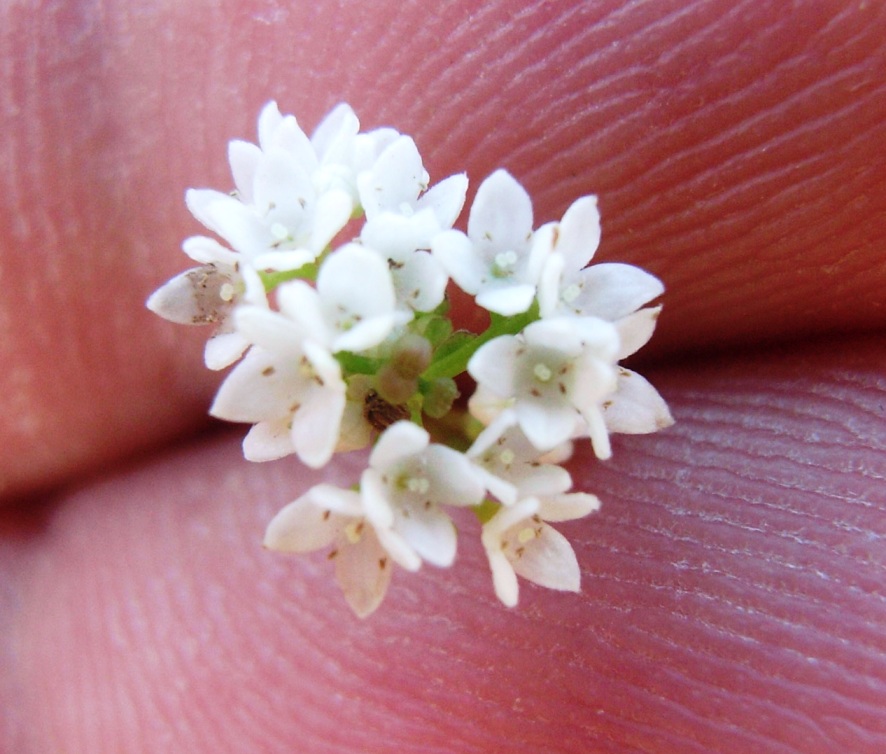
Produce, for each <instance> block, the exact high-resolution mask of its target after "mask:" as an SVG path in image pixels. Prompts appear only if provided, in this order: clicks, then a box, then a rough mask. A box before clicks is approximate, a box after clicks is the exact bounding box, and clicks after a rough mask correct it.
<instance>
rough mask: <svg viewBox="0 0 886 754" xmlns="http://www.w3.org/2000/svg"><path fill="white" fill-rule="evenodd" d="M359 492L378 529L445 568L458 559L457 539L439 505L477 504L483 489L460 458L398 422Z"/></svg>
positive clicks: (371, 461) (380, 444) (374, 454)
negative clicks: (456, 554)
mask: <svg viewBox="0 0 886 754" xmlns="http://www.w3.org/2000/svg"><path fill="white" fill-rule="evenodd" d="M360 491H361V494H362V496H363V505H364V509H365V510H366V515H367V518H368V519H369V520H370V521H371V522H372V524H373V526H375V528H376V530H378V531H386V532H391V533H393V534H394V535H396V536H397V537H398V538H400V539H401V540H402V541H403V542H405V543H406V544H407V545H408V546H409V548H411V550H412V551H413V552H414V553H415V556H417V557H420V558H421V559H422V560H426V561H427V562H429V563H432V564H433V565H436V566H444V567H445V566H449V565H451V564H452V562H453V560H454V559H455V550H456V534H455V526H454V525H453V523H452V521H451V520H450V518H449V516H448V515H446V513H445V512H444V511H443V510H442V508H441V506H443V505H453V506H468V505H476V504H478V503H480V501H482V499H483V494H484V491H485V490H484V487H483V483H482V482H481V481H480V479H479V475H478V474H477V473H476V471H475V468H474V466H473V465H472V464H471V462H470V461H469V460H468V459H467V458H466V457H465V456H464V455H463V454H462V453H459V452H457V451H455V450H452V449H451V448H448V447H445V446H443V445H437V444H432V443H431V442H430V437H429V435H428V433H427V432H426V431H425V430H424V429H422V428H421V427H418V426H416V425H415V424H412V423H410V422H406V421H400V422H396V423H395V424H392V425H391V426H390V427H388V428H387V429H386V430H385V431H384V432H383V433H382V434H381V436H380V437H379V439H378V442H377V443H376V445H375V447H374V448H373V449H372V453H371V455H370V457H369V468H368V469H366V470H365V471H364V472H363V475H362V477H361V479H360ZM398 562H400V560H399V559H398ZM406 565H407V567H408V563H407V564H406Z"/></svg>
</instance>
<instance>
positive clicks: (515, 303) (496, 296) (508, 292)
mask: <svg viewBox="0 0 886 754" xmlns="http://www.w3.org/2000/svg"><path fill="white" fill-rule="evenodd" d="M533 298H535V286H534V285H528V284H523V283H515V284H514V285H490V286H484V287H482V288H481V289H480V291H479V293H478V294H477V304H478V305H479V306H482V307H483V308H484V309H486V311H488V312H495V313H496V314H502V315H504V316H505V317H510V316H512V315H514V314H520V313H522V312H525V311H526V310H527V309H528V308H529V307H530V306H531V305H532V300H533Z"/></svg>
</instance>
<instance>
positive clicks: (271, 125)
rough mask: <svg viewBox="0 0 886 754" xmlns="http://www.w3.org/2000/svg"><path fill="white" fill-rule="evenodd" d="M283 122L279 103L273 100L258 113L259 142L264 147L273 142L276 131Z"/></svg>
mask: <svg viewBox="0 0 886 754" xmlns="http://www.w3.org/2000/svg"><path fill="white" fill-rule="evenodd" d="M282 122H283V116H282V115H281V114H280V109H279V108H278V107H277V103H276V102H274V101H273V100H271V101H270V102H268V103H267V104H266V105H265V106H264V107H263V108H262V109H261V112H260V113H259V115H258V143H259V146H261V148H262V149H267V148H269V147H270V146H271V144H272V142H273V137H274V133H276V131H277V129H278V128H279V127H280V124H281V123H282Z"/></svg>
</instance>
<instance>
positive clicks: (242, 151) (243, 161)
mask: <svg viewBox="0 0 886 754" xmlns="http://www.w3.org/2000/svg"><path fill="white" fill-rule="evenodd" d="M261 154H262V153H261V149H259V147H257V146H256V145H255V144H250V143H249V142H248V141H241V140H240V139H234V140H232V141H230V142H228V162H229V163H230V165H231V175H232V176H233V177H234V185H235V186H236V187H237V193H238V195H239V198H240V201H242V202H243V203H244V204H252V203H253V200H254V197H253V193H252V188H253V185H254V183H255V170H256V168H257V167H258V163H259V160H261Z"/></svg>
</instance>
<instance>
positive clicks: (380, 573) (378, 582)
mask: <svg viewBox="0 0 886 754" xmlns="http://www.w3.org/2000/svg"><path fill="white" fill-rule="evenodd" d="M334 560H335V577H336V580H337V581H338V584H339V586H340V587H341V590H342V593H343V594H344V596H345V600H347V603H348V605H350V606H351V609H352V610H353V611H354V612H355V613H356V614H357V616H358V617H360V618H366V617H367V616H369V615H371V614H372V613H373V612H375V610H376V609H377V608H378V606H379V605H380V604H381V602H382V600H383V599H384V597H385V593H386V592H387V590H388V585H389V584H390V583H391V574H392V572H393V570H394V567H393V563H392V562H391V558H390V557H388V553H387V551H386V550H385V548H384V547H383V546H382V544H381V542H379V540H378V537H377V536H376V534H375V531H374V530H373V529H372V527H367V528H366V530H364V532H363V535H362V536H361V537H360V539H359V541H357V542H356V543H355V544H352V545H347V546H343V547H341V548H339V550H338V553H337V554H336V556H335V559H334Z"/></svg>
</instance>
